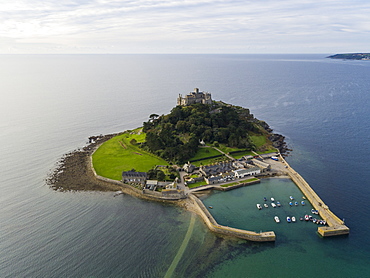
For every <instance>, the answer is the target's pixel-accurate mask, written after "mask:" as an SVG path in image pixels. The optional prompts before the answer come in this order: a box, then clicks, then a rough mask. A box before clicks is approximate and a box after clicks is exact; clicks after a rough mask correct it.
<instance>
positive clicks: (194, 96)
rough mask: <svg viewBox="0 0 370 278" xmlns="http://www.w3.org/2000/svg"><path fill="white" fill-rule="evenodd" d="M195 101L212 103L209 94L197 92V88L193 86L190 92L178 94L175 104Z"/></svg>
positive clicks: (190, 103)
mask: <svg viewBox="0 0 370 278" xmlns="http://www.w3.org/2000/svg"><path fill="white" fill-rule="evenodd" d="M195 103H202V104H212V97H211V94H210V93H205V92H199V89H198V88H195V89H194V91H193V92H190V94H188V95H186V96H185V97H182V95H181V94H179V97H178V98H177V105H181V106H187V105H192V104H195Z"/></svg>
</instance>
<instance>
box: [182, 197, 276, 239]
mask: <svg viewBox="0 0 370 278" xmlns="http://www.w3.org/2000/svg"><path fill="white" fill-rule="evenodd" d="M189 200H191V201H192V202H193V204H194V207H195V208H196V209H197V211H196V212H197V214H198V215H199V216H201V217H202V219H203V221H204V223H205V224H206V225H207V226H208V228H209V229H210V230H211V231H213V232H215V233H217V234H222V235H226V236H232V237H237V238H241V239H246V240H250V241H259V242H266V241H275V240H276V236H275V233H274V232H273V231H270V232H261V233H255V232H252V231H246V230H242V229H236V228H231V227H227V226H223V225H220V224H218V223H217V222H216V220H215V219H214V218H213V216H212V215H211V214H210V212H209V211H208V209H207V208H206V207H205V206H204V204H203V202H202V201H201V200H199V199H198V198H197V197H196V196H194V195H193V194H189Z"/></svg>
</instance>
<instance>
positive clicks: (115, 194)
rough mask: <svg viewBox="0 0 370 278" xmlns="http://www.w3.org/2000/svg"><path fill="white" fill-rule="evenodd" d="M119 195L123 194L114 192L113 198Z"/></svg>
mask: <svg viewBox="0 0 370 278" xmlns="http://www.w3.org/2000/svg"><path fill="white" fill-rule="evenodd" d="M121 194H123V192H122V191H116V192H115V193H114V195H113V197H116V196H118V195H121Z"/></svg>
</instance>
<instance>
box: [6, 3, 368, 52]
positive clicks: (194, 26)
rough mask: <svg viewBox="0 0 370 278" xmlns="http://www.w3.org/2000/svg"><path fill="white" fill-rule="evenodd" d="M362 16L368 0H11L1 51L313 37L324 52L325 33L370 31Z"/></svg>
mask: <svg viewBox="0 0 370 278" xmlns="http://www.w3.org/2000/svg"><path fill="white" fill-rule="evenodd" d="M2 2H4V1H2ZM368 14H370V3H367V1H358V0H357V1H356V0H354V1H349V0H339V1H333V0H324V1H321V2H318V1H316V0H315V1H313V0H302V1H293V0H282V1H272V0H261V1H248V0H247V1H239V0H234V1H226V0H218V1H208V0H185V1H180V0H175V1H170V0H158V1H154V0H137V1H131V0H115V1H108V0H95V1H88V0H76V1H68V0H67V1H57V0H46V1H40V0H35V1H22V0H13V1H7V2H6V3H0V52H4V48H1V46H2V45H7V44H12V46H13V47H14V46H16V47H20V48H22V45H23V46H26V45H27V47H31V49H32V45H33V44H34V45H37V46H38V47H40V45H42V44H44V45H45V48H47V47H50V46H54V48H57V49H60V51H63V49H65V51H67V52H68V51H71V49H76V47H77V48H78V49H80V50H79V51H82V52H83V49H84V48H86V49H104V48H106V50H107V51H108V50H109V51H111V49H112V45H114V46H115V48H114V51H117V52H122V53H125V52H135V50H136V51H141V52H162V51H163V52H165V51H166V49H168V50H169V51H170V50H171V49H172V50H173V49H177V50H179V49H180V50H183V49H188V51H190V52H192V51H194V52H197V51H198V50H199V49H202V51H205V52H207V49H209V51H211V52H212V51H214V50H215V49H217V50H220V51H221V52H233V51H236V52H243V49H244V51H249V50H250V49H254V51H256V52H258V49H260V50H261V51H268V50H270V51H272V50H273V49H274V48H273V46H275V49H279V51H280V52H291V51H292V50H293V48H296V47H302V48H303V47H304V45H306V48H307V45H309V44H310V43H311V44H312V45H317V48H318V49H320V44H318V41H317V40H320V38H323V37H325V38H327V39H326V44H325V45H324V44H322V47H321V49H323V51H325V50H326V49H327V48H328V47H330V46H329V44H330V38H332V45H336V44H338V42H340V41H341V40H343V41H345V40H346V42H348V39H349V38H348V37H346V36H351V38H352V39H353V40H354V41H355V40H356V36H359V35H363V34H368V33H369V31H370V24H369V23H370V20H369V19H368ZM368 40H369V39H368ZM368 40H367V41H366V42H363V43H362V44H363V45H365V43H366V44H369V41H368ZM357 41H360V40H359V39H357ZM347 45H348V43H347ZM222 49H224V51H222Z"/></svg>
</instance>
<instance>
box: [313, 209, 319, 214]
mask: <svg viewBox="0 0 370 278" xmlns="http://www.w3.org/2000/svg"><path fill="white" fill-rule="evenodd" d="M311 213H313V214H319V211H318V210H315V209H311Z"/></svg>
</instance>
